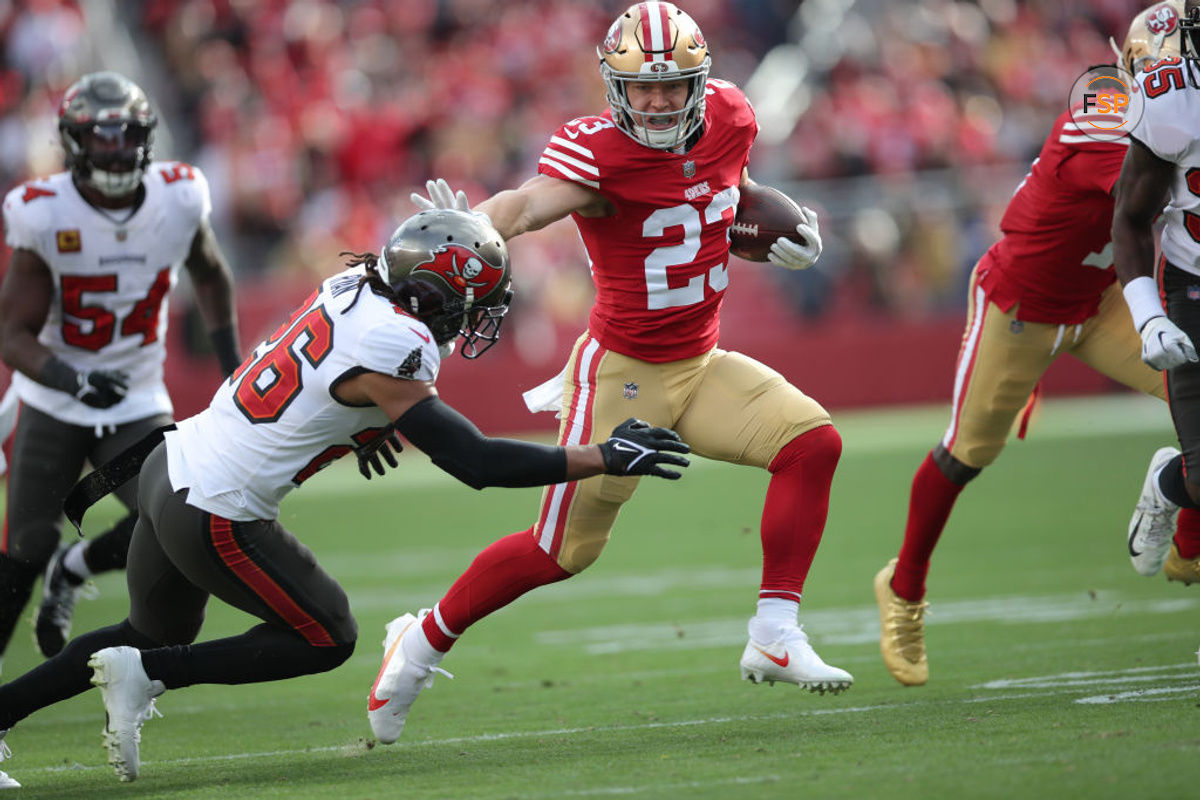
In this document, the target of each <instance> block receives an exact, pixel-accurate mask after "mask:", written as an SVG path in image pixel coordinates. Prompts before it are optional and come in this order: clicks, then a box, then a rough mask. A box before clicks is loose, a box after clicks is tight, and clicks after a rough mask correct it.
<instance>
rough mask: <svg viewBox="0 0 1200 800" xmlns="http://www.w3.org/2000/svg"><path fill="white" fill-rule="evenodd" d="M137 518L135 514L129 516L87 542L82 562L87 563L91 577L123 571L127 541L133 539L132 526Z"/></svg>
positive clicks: (126, 553)
mask: <svg viewBox="0 0 1200 800" xmlns="http://www.w3.org/2000/svg"><path fill="white" fill-rule="evenodd" d="M137 518H138V515H137V513H136V512H134V513H132V514H129V515H127V516H125V517H123V518H122V519H121V521H120V522H118V523H117V524H116V525H113V526H112V527H111V528H109V529H108V530H106V531H105V532H104V533H102V534H100V535H99V536H97V537H96V538H94V539H92V540H91V541H90V542H88V544H87V547H86V548H84V551H83V560H84V561H85V562H87V565H88V569H90V570H91V571H92V574H93V575H95V574H99V573H101V572H109V571H110V570H114V569H125V560H126V558H127V557H128V556H129V540H130V539H131V538H133V526H134V525H136V524H137Z"/></svg>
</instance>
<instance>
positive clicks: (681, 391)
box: [534, 333, 830, 572]
mask: <svg viewBox="0 0 1200 800" xmlns="http://www.w3.org/2000/svg"><path fill="white" fill-rule="evenodd" d="M629 417H637V418H638V419H641V420H644V421H646V422H648V423H650V424H651V425H661V426H665V427H669V428H674V429H675V430H676V431H677V432H678V433H679V435H680V437H682V439H683V440H684V441H685V442H687V443H688V444H689V445H691V448H692V453H694V454H695V455H698V456H703V457H705V458H711V459H715V460H718V461H727V462H730V463H732V464H744V465H747V466H755V467H763V468H766V467H767V466H768V465H769V464H770V463H771V461H772V460H773V459H774V458H775V456H776V455H777V454H778V453H779V451H780V450H781V449H783V447H784V446H785V445H786V444H788V442H790V441H791V440H792V439H794V438H796V437H797V436H800V435H801V434H803V433H806V432H807V431H810V430H812V429H813V428H817V427H820V426H821V425H828V424H830V419H829V414H828V413H826V411H825V409H824V408H822V407H821V405H820V404H819V403H817V402H816V401H815V400H813V399H812V398H810V397H808V396H807V395H805V394H804V393H803V392H801V391H800V390H799V389H797V388H796V387H795V386H792V385H791V384H790V383H788V382H787V380H786V379H785V378H784V377H783V376H782V375H780V374H779V373H778V372H776V371H775V370H773V369H771V368H769V367H767V366H765V365H764V364H761V363H759V362H758V361H755V360H754V359H752V358H750V357H748V356H745V355H742V354H741V353H733V352H727V351H725V350H719V349H713V350H711V351H709V352H708V353H705V354H704V355H700V356H696V357H695V358H689V359H684V360H682V361H672V362H668V363H665V364H653V363H650V362H646V361H640V360H638V359H636V358H630V357H629V356H624V355H621V354H620V353H614V352H612V351H610V350H606V349H605V348H603V347H601V346H600V343H599V342H597V341H596V340H595V339H593V338H592V337H591V336H590V335H588V334H586V333H585V334H584V335H583V336H581V337H580V338H579V340H578V341H576V343H575V348H574V350H573V351H572V353H571V358H570V360H569V361H568V363H567V371H566V380H565V385H564V389H563V401H562V423H561V425H560V427H559V434H558V442H559V444H563V445H569V444H588V443H590V442H602V441H604V440H605V439H606V438H607V437H608V435H609V433H611V432H612V429H613V428H614V427H616V426H617V425H618V424H620V423H621V422H623V421H624V420H626V419H628V418H629ZM637 483H638V478H636V477H617V476H612V475H601V476H597V477H595V478H588V479H587V480H583V481H575V482H573V483H561V484H558V485H556V486H549V487H547V488H546V490H545V491H544V492H543V494H542V505H541V511H540V513H539V515H538V522H537V526H536V527H535V529H534V535H535V537H536V538H537V540H538V543H539V546H540V547H541V548H542V549H543V550H544V551H546V552H547V553H548V554H550V555H551V556H552V557H553V558H555V559H556V560H557V562H558V564H559V566H561V567H562V568H563V569H565V570H567V571H568V572H580V571H582V570H583V569H585V568H586V567H587V566H588V565H589V564H591V563H592V562H593V561H595V560H596V558H597V556H599V555H600V552H601V551H602V550H603V549H604V545H605V544H606V543H607V542H608V536H609V531H610V530H611V529H612V526H613V523H614V521H615V520H616V518H617V512H618V511H620V508H621V504H622V503H624V502H625V501H626V500H628V499H629V498H630V497H631V496H632V495H633V491H634V489H635V488H636V487H637Z"/></svg>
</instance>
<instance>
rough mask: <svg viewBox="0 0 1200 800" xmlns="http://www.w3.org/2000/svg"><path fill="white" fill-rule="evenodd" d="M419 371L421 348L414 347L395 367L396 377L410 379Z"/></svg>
mask: <svg viewBox="0 0 1200 800" xmlns="http://www.w3.org/2000/svg"><path fill="white" fill-rule="evenodd" d="M420 371H421V348H419V347H414V348H413V349H412V351H411V352H410V353H409V354H408V357H407V358H405V359H404V363H402V364H401V365H400V366H398V367H396V377H397V378H408V379H409V380H411V379H412V378H413V377H414V376H415V375H416V374H417V373H418V372H420Z"/></svg>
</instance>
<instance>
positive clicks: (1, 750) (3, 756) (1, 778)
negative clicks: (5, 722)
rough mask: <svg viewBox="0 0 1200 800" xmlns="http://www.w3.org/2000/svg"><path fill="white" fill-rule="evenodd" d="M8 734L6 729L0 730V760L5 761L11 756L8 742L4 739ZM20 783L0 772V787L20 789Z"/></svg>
mask: <svg viewBox="0 0 1200 800" xmlns="http://www.w3.org/2000/svg"><path fill="white" fill-rule="evenodd" d="M7 734H8V729H5V730H2V731H0V761H7V760H8V759H10V758H12V750H9V749H8V744H7V743H6V742H5V741H4V737H5V735H7ZM20 788H21V784H19V783H17V780H16V778H12V777H10V776H9V774H8V773H7V772H0V789H20Z"/></svg>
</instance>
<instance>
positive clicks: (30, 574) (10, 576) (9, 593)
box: [0, 553, 39, 655]
mask: <svg viewBox="0 0 1200 800" xmlns="http://www.w3.org/2000/svg"><path fill="white" fill-rule="evenodd" d="M38 574H39V570H38V568H37V567H35V566H32V565H30V564H26V563H25V562H24V561H18V560H17V559H15V558H13V557H12V556H10V555H9V554H8V553H0V655H4V651H5V650H7V649H8V642H9V640H10V639H12V635H13V630H14V629H15V628H16V627H17V622H19V621H20V619H21V612H23V611H24V610H25V604H26V603H28V602H29V596H30V595H31V594H33V583H34V581H36V580H37V577H38Z"/></svg>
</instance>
